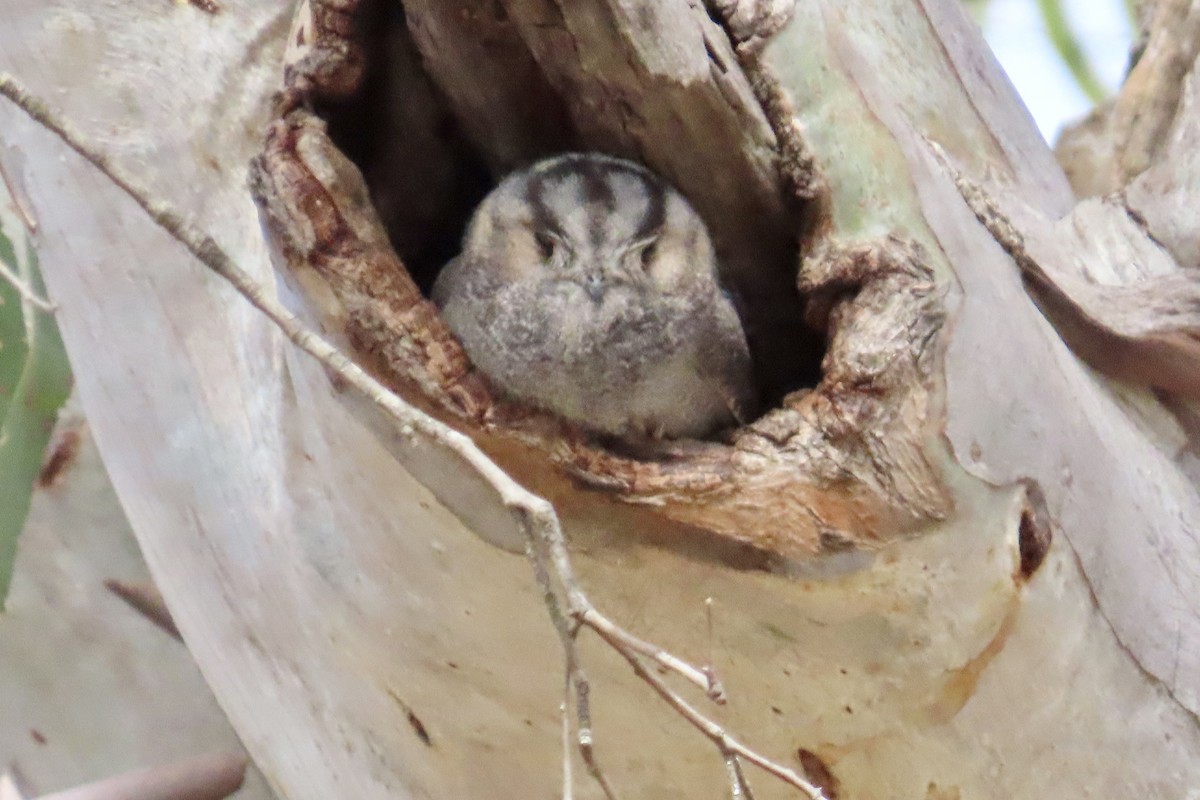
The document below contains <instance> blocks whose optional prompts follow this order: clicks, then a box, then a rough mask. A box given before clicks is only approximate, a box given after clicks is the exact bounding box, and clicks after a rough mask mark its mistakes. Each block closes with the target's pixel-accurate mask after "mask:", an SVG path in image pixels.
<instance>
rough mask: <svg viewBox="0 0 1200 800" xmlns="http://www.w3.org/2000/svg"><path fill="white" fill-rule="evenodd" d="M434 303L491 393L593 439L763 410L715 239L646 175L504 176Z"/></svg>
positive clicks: (689, 428) (608, 167)
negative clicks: (720, 278) (720, 272)
mask: <svg viewBox="0 0 1200 800" xmlns="http://www.w3.org/2000/svg"><path fill="white" fill-rule="evenodd" d="M433 299H434V302H435V303H437V305H438V306H439V307H440V308H441V312H442V316H443V318H444V319H445V321H446V323H447V324H448V325H449V326H450V328H451V330H453V331H454V333H455V334H456V335H457V336H458V338H459V340H460V341H461V342H462V344H463V347H464V348H465V349H466V351H467V355H468V356H470V358H471V361H472V362H474V364H475V365H476V367H478V368H479V369H480V370H482V371H483V373H484V374H486V375H487V376H488V377H489V378H490V380H491V381H492V382H493V384H494V385H495V386H496V387H497V388H499V389H500V390H501V391H502V392H504V393H505V394H506V395H508V396H509V397H511V398H514V399H517V400H520V401H523V402H525V403H527V404H530V405H533V406H537V407H540V408H542V409H545V410H548V411H551V412H554V413H555V414H558V415H560V416H562V417H564V418H566V419H568V420H570V421H572V422H575V423H577V424H579V425H581V426H583V427H585V428H587V429H590V430H592V431H595V432H599V433H602V434H608V435H611V436H616V437H620V438H624V439H633V440H636V439H646V438H659V437H666V438H684V437H686V438H698V437H702V436H705V435H706V434H710V433H712V432H713V431H714V430H716V429H718V428H721V427H725V426H729V425H732V424H734V423H735V422H741V421H744V420H745V418H746V417H747V416H748V415H749V414H751V413H752V412H753V410H754V406H755V403H756V399H755V390H754V385H753V382H752V375H751V361H750V352H749V349H748V347H747V344H746V335H745V332H744V331H743V329H742V325H741V322H740V321H739V319H738V316H737V313H736V311H735V310H734V307H733V303H732V302H731V301H730V299H729V297H728V296H727V295H726V294H725V292H724V291H722V289H721V286H720V284H719V282H718V277H717V259H716V254H715V252H714V250H713V245H712V242H711V241H710V239H709V236H708V231H707V230H706V229H705V226H704V223H703V221H702V220H701V219H700V217H699V216H698V215H697V214H696V212H695V211H694V210H693V209H692V207H691V205H690V204H689V203H688V202H687V200H685V199H684V198H683V196H682V195H681V194H679V192H677V191H675V190H674V189H673V188H671V187H670V186H668V185H667V184H666V183H665V182H664V181H663V180H662V179H660V178H659V177H657V176H656V175H654V174H653V173H652V172H650V171H649V170H647V169H646V168H645V167H642V166H641V165H639V164H635V163H633V162H630V161H625V160H621V159H617V158H612V157H609V156H603V155H598V154H593V153H587V154H568V155H561V156H557V157H554V158H550V159H547V160H545V161H541V162H539V163H537V164H535V165H533V166H532V167H530V168H528V169H525V170H522V171H519V172H516V173H513V174H511V175H509V176H508V177H507V178H505V179H504V180H503V181H502V182H501V183H500V185H499V186H497V187H496V188H495V189H494V190H493V191H492V192H491V194H489V195H488V196H487V197H486V198H485V199H484V201H483V202H482V203H481V204H480V205H479V207H478V209H476V211H475V213H474V216H473V217H472V219H471V222H470V225H469V226H468V228H467V233H466V236H465V238H464V242H463V248H462V253H461V254H460V255H459V256H458V257H456V258H455V259H454V260H453V261H451V262H450V263H449V264H448V265H447V266H446V267H445V268H444V269H443V270H442V272H441V274H440V275H439V276H438V279H437V282H436V284H435V286H434V289H433Z"/></svg>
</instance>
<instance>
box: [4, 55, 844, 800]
mask: <svg viewBox="0 0 1200 800" xmlns="http://www.w3.org/2000/svg"><path fill="white" fill-rule="evenodd" d="M0 94H2V95H4V96H5V97H7V98H9V99H10V100H12V101H13V102H14V103H15V104H16V105H17V106H18V107H20V108H21V109H22V110H23V111H24V112H25V113H26V114H28V115H29V116H30V117H32V118H33V119H35V120H36V121H37V122H39V123H40V124H42V125H43V126H44V127H46V128H47V129H49V130H51V131H53V132H54V133H55V134H57V135H58V136H59V138H60V139H62V140H63V141H64V142H65V143H66V144H67V145H68V146H69V147H70V148H71V149H72V150H74V151H75V152H77V153H79V154H80V155H81V156H83V157H84V158H85V159H87V161H89V162H90V163H91V164H93V165H94V166H95V167H96V168H97V169H99V170H100V171H101V172H102V173H103V174H104V175H105V176H107V177H108V178H109V179H110V180H111V181H113V183H115V184H116V185H117V186H119V187H120V188H121V189H122V190H123V191H124V192H125V193H126V194H127V195H129V197H130V198H132V199H133V201H134V202H136V203H137V204H138V205H139V206H140V207H141V208H142V209H143V210H144V211H145V212H146V214H147V215H149V217H150V218H151V219H152V220H153V221H154V222H155V223H156V224H157V225H159V227H161V228H163V229H164V230H166V231H167V232H168V233H169V234H171V236H172V237H174V238H175V239H176V240H177V241H179V242H180V243H181V244H183V245H184V247H186V248H187V249H188V251H189V252H191V254H192V255H193V256H195V257H196V259H197V260H199V261H200V262H201V263H202V264H204V265H205V266H206V267H208V268H209V269H211V270H212V271H213V272H216V273H217V274H218V275H220V276H221V277H222V278H224V279H225V280H226V281H228V282H229V283H230V284H232V285H233V287H234V288H235V289H236V290H237V291H238V293H239V294H241V295H242V296H243V297H244V298H245V299H246V300H248V301H249V302H250V304H251V305H253V306H254V307H255V308H257V309H258V310H259V311H261V312H262V313H263V314H264V315H265V316H266V317H267V318H268V319H270V320H271V321H272V322H273V323H274V324H275V325H276V327H278V328H279V329H280V330H281V331H282V332H283V333H284V335H285V336H287V338H288V339H289V340H290V341H291V342H292V343H293V344H295V345H296V346H297V347H299V348H300V349H301V350H303V351H304V352H305V353H307V354H308V355H310V356H312V357H313V358H315V359H316V360H317V361H319V362H320V363H321V364H322V365H324V366H325V367H326V368H327V369H329V370H331V371H332V372H334V373H336V374H337V375H339V376H340V377H341V378H342V379H343V380H344V381H345V382H346V384H347V385H349V386H351V387H353V388H354V389H356V390H358V391H359V392H361V393H362V394H363V395H365V396H366V397H367V398H369V399H370V400H371V401H372V402H374V403H375V405H376V406H378V407H379V408H380V409H381V410H382V411H384V412H385V413H386V414H388V416H390V417H391V418H392V419H393V420H394V421H395V422H396V423H397V424H398V425H399V427H400V430H401V431H402V432H404V433H405V434H406V435H411V434H412V433H414V432H419V433H421V434H422V435H424V436H425V437H427V438H429V439H431V440H433V441H435V442H438V443H439V444H441V445H442V446H444V447H445V448H446V449H447V450H449V451H450V452H452V453H454V454H456V455H457V456H458V457H459V458H460V459H462V461H463V462H464V464H465V465H466V466H468V467H469V468H470V469H472V470H473V471H474V472H475V473H476V474H478V475H479V476H480V477H481V478H483V479H484V480H485V481H486V482H487V483H488V484H489V485H490V486H491V487H492V489H493V490H494V491H495V492H496V494H497V496H498V497H499V499H500V500H501V502H502V503H503V504H504V505H505V507H506V508H508V509H509V510H510V511H511V512H512V513H513V514H514V516H515V518H516V519H517V521H518V523H519V525H520V527H521V529H522V531H523V533H524V535H525V541H526V548H525V551H526V555H527V557H528V559H529V561H530V563H531V565H532V566H533V570H534V575H535V579H536V580H537V584H538V586H539V588H540V589H541V591H542V598H543V603H544V605H545V607H546V609H547V612H548V613H549V615H550V619H551V622H552V623H553V625H554V628H555V631H556V632H557V633H558V636H559V640H560V643H561V645H562V648H563V653H564V660H565V667H566V675H565V680H566V687H567V689H566V692H565V693H566V694H567V695H570V694H572V693H574V695H575V714H576V729H577V730H576V745H577V747H578V749H579V752H580V755H581V757H582V758H583V761H584V764H585V765H586V766H587V769H588V772H589V774H590V775H591V777H592V778H593V779H595V780H596V781H597V783H598V784H599V785H600V787H601V788H602V790H603V791H604V793H605V796H606V797H608V798H609V800H615V798H616V794H615V792H614V790H613V787H612V786H611V784H610V783H609V781H608V779H607V777H606V776H605V775H604V773H603V771H602V770H601V769H600V767H599V765H598V764H597V762H596V759H595V752H594V742H593V735H592V729H591V710H590V708H591V706H590V702H589V694H590V684H589V683H588V680H587V677H586V675H585V674H584V672H583V670H582V668H581V666H580V663H579V657H578V650H577V646H576V637H577V635H578V631H579V628H580V627H581V626H585V627H589V628H591V629H592V630H594V631H596V632H597V634H599V635H600V636H601V638H602V639H604V641H605V642H607V643H608V644H609V645H610V646H611V647H612V648H613V649H615V650H616V651H617V652H618V653H619V654H620V655H621V656H622V657H623V658H625V659H626V661H628V662H629V663H630V665H632V666H633V669H634V672H635V673H636V674H637V675H638V676H639V677H640V678H641V679H642V680H643V681H645V682H646V683H648V684H649V685H650V686H651V688H653V689H654V691H655V692H656V693H657V694H658V695H659V696H660V697H662V698H663V699H664V700H665V701H666V702H667V703H668V705H670V706H671V707H672V708H674V709H675V710H676V711H677V712H678V713H679V714H680V715H681V716H683V717H684V719H686V720H687V721H688V722H689V723H691V724H692V725H693V726H694V727H696V728H697V729H699V730H700V731H701V733H703V734H704V735H705V736H707V737H708V738H709V739H711V740H712V741H713V742H714V743H715V744H716V745H717V747H718V749H719V750H720V752H721V755H722V758H724V759H725V761H726V763H727V764H732V765H734V766H733V769H734V771H735V773H736V774H737V775H739V776H740V775H741V766H740V763H738V762H739V759H745V760H747V761H749V762H750V763H752V764H755V765H756V766H758V767H760V768H761V769H763V770H765V771H767V772H768V773H770V774H772V775H774V776H776V777H777V778H779V779H780V780H782V781H784V782H786V783H788V784H790V785H792V786H794V787H796V788H798V789H800V790H801V791H802V792H804V793H805V794H806V795H807V796H808V797H809V798H811V800H824V798H823V796H822V794H821V792H820V790H819V789H817V788H816V787H814V786H812V785H811V784H809V783H808V782H807V781H805V780H804V779H803V778H801V777H800V776H798V775H796V774H795V773H794V772H793V771H792V770H789V769H787V768H786V767H783V766H780V765H778V764H775V763H774V762H772V761H770V760H768V759H766V758H764V757H762V756H760V755H758V754H756V753H754V752H753V751H751V750H749V749H747V748H746V747H745V746H743V745H742V744H740V743H739V742H737V741H736V740H735V739H733V738H732V737H730V736H729V735H728V734H727V733H726V732H725V731H724V729H723V728H721V726H719V725H717V724H716V723H715V722H713V721H711V720H709V719H708V718H707V717H705V716H704V715H703V714H701V713H700V712H698V711H696V710H695V709H694V708H693V707H692V706H691V705H689V704H688V703H687V702H686V701H684V700H683V699H682V698H680V697H679V696H678V695H677V694H675V693H674V692H673V691H672V690H671V689H670V688H669V687H668V686H667V685H666V684H665V683H664V682H663V681H662V680H660V679H659V678H658V676H656V675H654V674H653V673H651V672H650V671H649V670H648V669H647V668H646V667H645V666H644V665H643V664H642V662H641V660H640V659H639V656H645V657H647V658H651V659H653V660H654V661H655V662H656V663H657V664H659V665H660V666H663V667H665V668H667V669H669V670H671V671H672V672H675V673H677V674H680V675H682V676H684V677H685V678H686V679H687V680H689V681H690V682H692V683H694V684H696V685H698V686H700V687H701V688H703V689H704V690H705V692H706V693H708V694H709V696H710V697H713V699H717V697H719V696H720V693H719V683H718V682H716V681H715V680H713V679H712V678H711V677H710V676H709V675H707V674H706V673H705V672H704V671H702V670H699V669H697V668H695V667H693V666H691V665H689V664H686V663H685V662H683V661H681V660H679V659H677V658H675V657H674V656H671V655H670V654H668V653H666V652H665V651H663V650H662V649H661V648H659V647H657V646H655V645H652V644H650V643H648V642H644V641H643V640H641V639H639V638H638V637H636V636H634V635H633V634H631V633H629V632H627V631H625V630H624V629H622V628H620V627H619V626H617V625H615V624H614V623H612V622H611V621H609V620H608V619H607V617H605V616H604V615H603V614H601V613H600V612H599V611H598V610H596V608H595V607H594V606H593V605H592V603H591V601H590V600H589V599H588V598H587V596H586V595H585V594H584V593H583V591H582V589H580V588H579V587H580V584H579V582H578V580H577V579H576V577H575V574H574V569H573V568H572V565H571V560H570V557H569V555H568V553H567V548H566V540H565V538H564V536H563V532H562V527H561V525H560V523H559V520H558V515H557V514H556V513H555V510H554V507H553V506H552V505H551V504H550V503H549V502H548V501H547V500H545V499H544V498H542V497H539V496H537V495H535V494H533V493H532V492H529V491H528V490H526V489H525V488H524V487H522V486H521V485H520V484H518V483H517V482H516V481H515V480H513V478H512V477H510V476H509V475H508V473H506V472H505V471H504V470H502V469H501V468H500V467H499V466H498V465H497V464H496V463H495V462H493V461H492V460H491V459H490V458H488V457H487V456H486V455H485V454H484V453H483V451H482V450H480V449H479V448H478V447H477V446H476V445H475V443H474V442H473V441H472V440H471V439H470V438H469V437H467V436H466V435H464V434H462V433H459V432H458V431H456V430H454V429H453V428H450V427H449V426H447V425H445V424H443V423H441V422H439V421H438V420H436V419H434V418H432V417H430V416H428V415H426V414H424V413H423V412H421V411H419V410H417V409H416V408H414V407H413V406H411V405H409V404H408V403H406V402H405V401H404V400H402V399H401V398H400V397H399V396H397V395H396V394H395V393H393V392H392V391H391V390H390V389H388V388H387V387H386V386H384V385H383V384H381V383H380V382H378V381H377V380H375V379H374V378H372V377H371V376H370V375H369V374H367V373H366V372H365V371H364V370H362V368H360V367H359V366H358V365H357V364H355V363H354V362H353V361H351V360H350V358H349V357H347V356H346V355H345V354H344V353H342V352H341V351H340V350H338V349H337V348H336V347H334V346H333V345H332V344H330V343H329V342H328V341H326V340H325V339H323V338H322V337H320V336H319V335H317V334H316V333H314V332H313V331H311V330H309V329H308V328H307V327H306V326H305V325H304V324H303V323H302V322H301V321H300V320H299V319H298V318H297V317H296V316H295V315H293V314H292V313H291V312H289V311H288V310H287V309H285V308H284V307H283V306H282V305H281V304H279V303H278V302H277V301H276V300H275V299H273V298H272V297H270V296H269V295H268V294H267V292H266V290H265V289H264V288H263V287H262V286H261V285H260V284H259V283H258V282H256V281H255V280H254V279H253V278H252V277H251V276H250V275H249V274H248V273H246V272H245V271H243V270H242V269H241V268H240V267H238V266H237V265H236V264H234V262H233V260H232V259H231V258H230V257H229V256H228V254H226V253H225V251H224V250H223V249H222V248H221V247H220V245H218V244H217V243H216V241H215V240H213V239H212V238H211V237H210V236H208V235H207V234H204V233H202V232H200V231H199V230H197V229H196V228H195V226H193V225H192V224H190V223H189V222H188V221H187V220H185V219H184V218H183V216H182V215H181V214H179V213H178V212H176V211H175V210H174V209H172V208H171V207H169V206H168V205H167V204H165V203H160V202H157V201H154V200H152V199H151V198H150V197H149V194H148V193H147V192H146V191H145V190H143V189H142V188H141V187H139V186H137V184H136V182H135V181H134V180H133V179H132V178H131V177H130V176H128V175H127V174H126V173H125V172H124V171H123V170H121V169H120V168H119V167H117V166H116V165H115V164H113V163H112V162H111V161H110V160H109V159H108V158H107V157H106V156H105V155H104V154H103V153H100V152H98V151H96V150H95V149H93V148H91V147H90V146H88V145H87V144H86V143H85V141H84V137H83V136H82V135H80V134H79V133H78V131H76V130H75V129H74V128H73V127H72V126H70V125H69V124H68V123H66V122H65V121H63V120H61V119H59V118H58V117H57V115H55V114H53V113H51V112H50V110H49V109H48V108H47V107H46V105H45V104H44V103H42V102H41V101H40V100H38V99H37V98H35V97H33V96H31V95H30V94H29V93H28V92H27V91H26V90H25V89H24V88H22V87H21V86H20V85H19V84H17V82H16V81H15V80H14V79H13V78H12V77H11V76H9V75H7V74H4V73H0ZM551 576H553V578H552V577H551ZM564 608H565V609H567V610H568V611H567V612H564ZM564 699H565V700H566V701H567V702H566V707H565V708H564V712H563V713H564V716H565V715H567V714H568V713H569V712H568V711H567V710H566V708H569V707H570V703H569V700H570V698H569V697H566V698H564ZM564 724H565V725H567V726H568V727H569V719H568V720H566V722H565V723H564ZM568 736H569V733H568ZM567 760H569V759H564V761H567ZM564 772H566V775H565V778H564V779H565V780H567V781H569V780H570V774H569V766H568V765H567V764H565V763H564ZM737 781H738V785H739V787H740V790H741V791H742V792H743V794H742V796H743V797H748V796H749V795H748V794H747V792H748V790H749V785H748V784H747V783H746V782H745V779H744V776H741V777H739V778H737ZM569 797H570V795H569V794H568V793H566V792H564V798H569Z"/></svg>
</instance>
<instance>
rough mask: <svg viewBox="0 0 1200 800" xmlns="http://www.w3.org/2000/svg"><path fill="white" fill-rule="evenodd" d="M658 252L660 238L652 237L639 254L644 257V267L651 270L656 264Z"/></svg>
mask: <svg viewBox="0 0 1200 800" xmlns="http://www.w3.org/2000/svg"><path fill="white" fill-rule="evenodd" d="M657 254H658V239H651V240H650V241H649V242H648V243H647V244H646V245H644V246H643V247H642V250H641V253H640V254H639V255H640V257H641V259H642V269H644V270H647V271H649V269H650V267H651V265H653V264H654V256H655V255H657Z"/></svg>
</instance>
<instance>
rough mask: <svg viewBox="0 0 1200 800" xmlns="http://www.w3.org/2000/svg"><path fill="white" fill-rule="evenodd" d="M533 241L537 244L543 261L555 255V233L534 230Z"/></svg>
mask: <svg viewBox="0 0 1200 800" xmlns="http://www.w3.org/2000/svg"><path fill="white" fill-rule="evenodd" d="M533 241H534V243H535V244H537V248H538V254H539V255H541V257H542V260H543V261H549V260H550V259H551V258H553V256H554V248H555V245H556V241H555V238H554V236H553V235H551V234H549V233H546V232H545V231H534V233H533Z"/></svg>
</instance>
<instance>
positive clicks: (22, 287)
mask: <svg viewBox="0 0 1200 800" xmlns="http://www.w3.org/2000/svg"><path fill="white" fill-rule="evenodd" d="M0 278H3V279H4V282H5V283H7V284H8V285H9V286H11V287H13V288H14V289H16V290H17V294H19V295H20V296H21V299H22V300H24V301H25V302H27V303H29V304H30V305H31V306H33V307H34V308H36V309H38V310H39V311H44V312H46V313H47V314H53V313H54V312H55V311H57V310H58V306H56V305H54V303H51V302H50V301H49V300H47V299H45V298H43V297H39V296H38V294H37V292H35V291H34V290H33V287H32V286H30V285H29V284H27V283H26V282H25V281H23V280H21V276H20V275H17V274H16V273H15V272H13V271H12V270H10V269H9V268H8V267H7V266H5V265H4V262H3V261H0Z"/></svg>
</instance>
